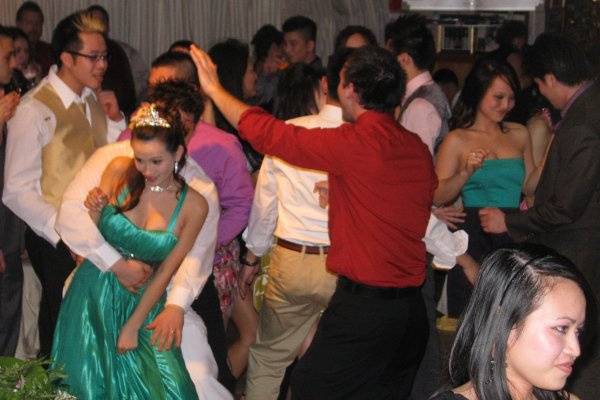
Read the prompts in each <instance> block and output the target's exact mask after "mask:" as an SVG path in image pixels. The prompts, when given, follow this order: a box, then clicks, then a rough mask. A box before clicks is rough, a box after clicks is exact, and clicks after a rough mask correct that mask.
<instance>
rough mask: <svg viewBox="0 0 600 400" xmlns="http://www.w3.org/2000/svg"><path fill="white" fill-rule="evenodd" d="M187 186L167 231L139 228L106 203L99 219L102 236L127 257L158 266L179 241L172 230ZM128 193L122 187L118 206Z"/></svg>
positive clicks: (114, 207)
mask: <svg viewBox="0 0 600 400" xmlns="http://www.w3.org/2000/svg"><path fill="white" fill-rule="evenodd" d="M187 188H188V187H187V185H184V187H183V188H182V190H181V193H180V195H179V199H178V201H177V205H176V206H175V209H174V210H173V214H172V215H171V218H170V219H169V224H168V225H167V229H166V230H148V229H143V228H140V227H139V226H137V225H135V224H134V223H133V222H132V221H131V220H130V219H129V218H127V216H126V215H125V214H123V213H122V212H119V211H118V210H117V206H116V205H114V204H107V205H106V206H105V207H104V208H103V209H102V213H101V215H100V220H99V222H98V228H99V229H100V232H101V233H102V236H103V237H104V238H106V241H107V242H108V243H109V244H110V245H111V246H113V247H114V248H115V249H116V250H117V251H118V252H119V253H121V255H122V256H123V257H124V258H127V259H131V258H134V259H136V260H140V261H143V262H145V263H147V264H149V265H151V266H154V267H157V266H158V265H159V264H160V263H161V262H162V261H163V260H164V259H165V258H167V256H168V255H169V253H170V252H171V251H172V250H173V248H174V247H175V245H176V244H177V241H178V239H177V236H175V234H174V233H173V230H174V229H175V225H176V223H177V217H178V216H179V212H180V211H181V207H182V205H183V201H184V200H185V196H186V193H187ZM128 193H129V191H128V190H127V188H125V189H123V191H122V192H121V193H120V195H119V197H118V198H117V205H119V204H122V203H123V201H124V200H125V198H126V197H127V194H128Z"/></svg>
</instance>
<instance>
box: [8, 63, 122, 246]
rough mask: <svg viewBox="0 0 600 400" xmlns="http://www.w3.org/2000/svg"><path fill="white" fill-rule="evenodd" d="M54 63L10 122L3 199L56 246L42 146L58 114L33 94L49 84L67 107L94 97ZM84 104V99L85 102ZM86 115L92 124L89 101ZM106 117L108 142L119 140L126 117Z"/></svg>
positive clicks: (52, 129) (24, 99) (46, 142)
mask: <svg viewBox="0 0 600 400" xmlns="http://www.w3.org/2000/svg"><path fill="white" fill-rule="evenodd" d="M56 71H57V68H56V66H52V68H51V69H50V72H49V73H48V76H47V77H46V78H44V79H43V80H42V81H41V82H40V83H39V85H38V86H37V87H35V88H34V89H32V90H31V91H30V92H28V93H27V95H25V97H23V99H22V100H21V103H20V104H19V106H18V107H17V110H16V112H15V116H14V117H13V118H12V119H11V120H10V121H9V122H8V136H7V140H6V164H5V169H4V193H3V194H2V201H3V202H4V204H6V206H7V207H8V208H10V209H11V210H12V211H13V212H14V213H15V214H16V215H17V216H18V217H19V218H21V219H22V220H23V221H25V223H27V225H29V227H30V228H31V229H32V230H33V231H34V232H35V233H36V234H38V235H39V236H41V237H43V238H44V239H46V240H47V241H48V242H50V243H52V244H53V245H55V246H56V244H57V243H58V241H59V240H60V238H59V236H58V234H57V233H56V231H55V230H54V222H55V220H56V211H57V210H56V208H55V207H54V206H53V205H52V204H50V203H48V202H46V201H45V200H44V198H43V197H42V190H41V186H40V179H41V176H42V149H43V148H44V146H46V145H47V144H48V143H49V142H50V141H51V140H52V136H53V135H54V131H55V128H56V117H55V115H54V113H53V112H52V111H51V110H50V109H49V108H48V107H47V106H46V105H45V104H43V103H42V102H40V101H39V100H38V99H36V98H35V97H34V95H35V94H36V93H37V91H39V90H40V88H42V87H43V86H44V85H46V84H47V83H49V84H50V85H52V87H53V89H54V90H55V91H56V93H57V95H58V97H59V98H60V99H61V101H62V102H63V105H64V106H65V107H67V108H68V107H69V106H70V105H71V103H73V102H79V103H81V102H84V99H85V97H87V96H88V95H92V96H95V94H94V92H93V91H92V90H91V89H90V88H87V87H86V88H84V89H83V92H82V94H81V96H79V95H77V94H76V93H75V92H73V90H71V88H69V86H67V85H66V84H65V83H64V82H63V81H62V80H61V79H60V78H59V77H58V75H57V74H56ZM84 103H85V102H84ZM86 116H87V118H88V121H90V123H91V112H90V110H89V107H87V104H86ZM106 119H107V127H108V132H107V141H108V142H111V141H114V140H116V138H117V137H118V136H119V133H121V131H123V130H124V129H125V126H126V125H125V120H122V121H119V122H114V121H111V120H110V119H109V118H108V117H107V118H106Z"/></svg>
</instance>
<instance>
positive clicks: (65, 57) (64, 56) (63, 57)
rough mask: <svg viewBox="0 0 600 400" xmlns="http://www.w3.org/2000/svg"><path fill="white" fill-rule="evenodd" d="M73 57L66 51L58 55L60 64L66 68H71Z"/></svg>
mask: <svg viewBox="0 0 600 400" xmlns="http://www.w3.org/2000/svg"><path fill="white" fill-rule="evenodd" d="M73 58H74V57H73V55H72V54H69V53H67V52H66V51H63V52H62V53H60V61H61V62H62V64H63V65H66V66H67V67H72V66H73V63H74V62H75V60H74V59H73Z"/></svg>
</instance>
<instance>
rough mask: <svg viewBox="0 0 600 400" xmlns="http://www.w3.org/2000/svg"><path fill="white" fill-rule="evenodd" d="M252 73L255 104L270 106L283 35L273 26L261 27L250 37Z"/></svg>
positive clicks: (279, 62) (277, 74)
mask: <svg viewBox="0 0 600 400" xmlns="http://www.w3.org/2000/svg"><path fill="white" fill-rule="evenodd" d="M251 44H252V46H253V47H254V71H255V72H256V102H255V103H256V104H261V105H270V103H271V101H272V100H273V95H274V94H275V90H276V89H277V82H278V80H279V71H280V70H281V68H283V67H285V63H284V60H283V50H282V45H283V33H282V32H281V31H279V30H277V28H275V27H274V26H273V25H263V26H262V27H260V29H259V30H258V31H256V33H255V34H254V36H253V37H252V42H251Z"/></svg>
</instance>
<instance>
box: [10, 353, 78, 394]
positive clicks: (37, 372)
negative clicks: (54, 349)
mask: <svg viewBox="0 0 600 400" xmlns="http://www.w3.org/2000/svg"><path fill="white" fill-rule="evenodd" d="M48 364H49V361H47V360H27V361H23V360H19V359H16V358H12V357H0V400H25V399H28V400H29V399H35V400H45V399H48V400H69V399H75V397H73V396H71V395H69V394H67V393H66V392H64V391H63V390H61V387H60V386H59V384H58V383H59V381H60V380H61V379H63V378H65V375H64V374H63V373H62V371H61V370H59V369H47V367H48Z"/></svg>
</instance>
